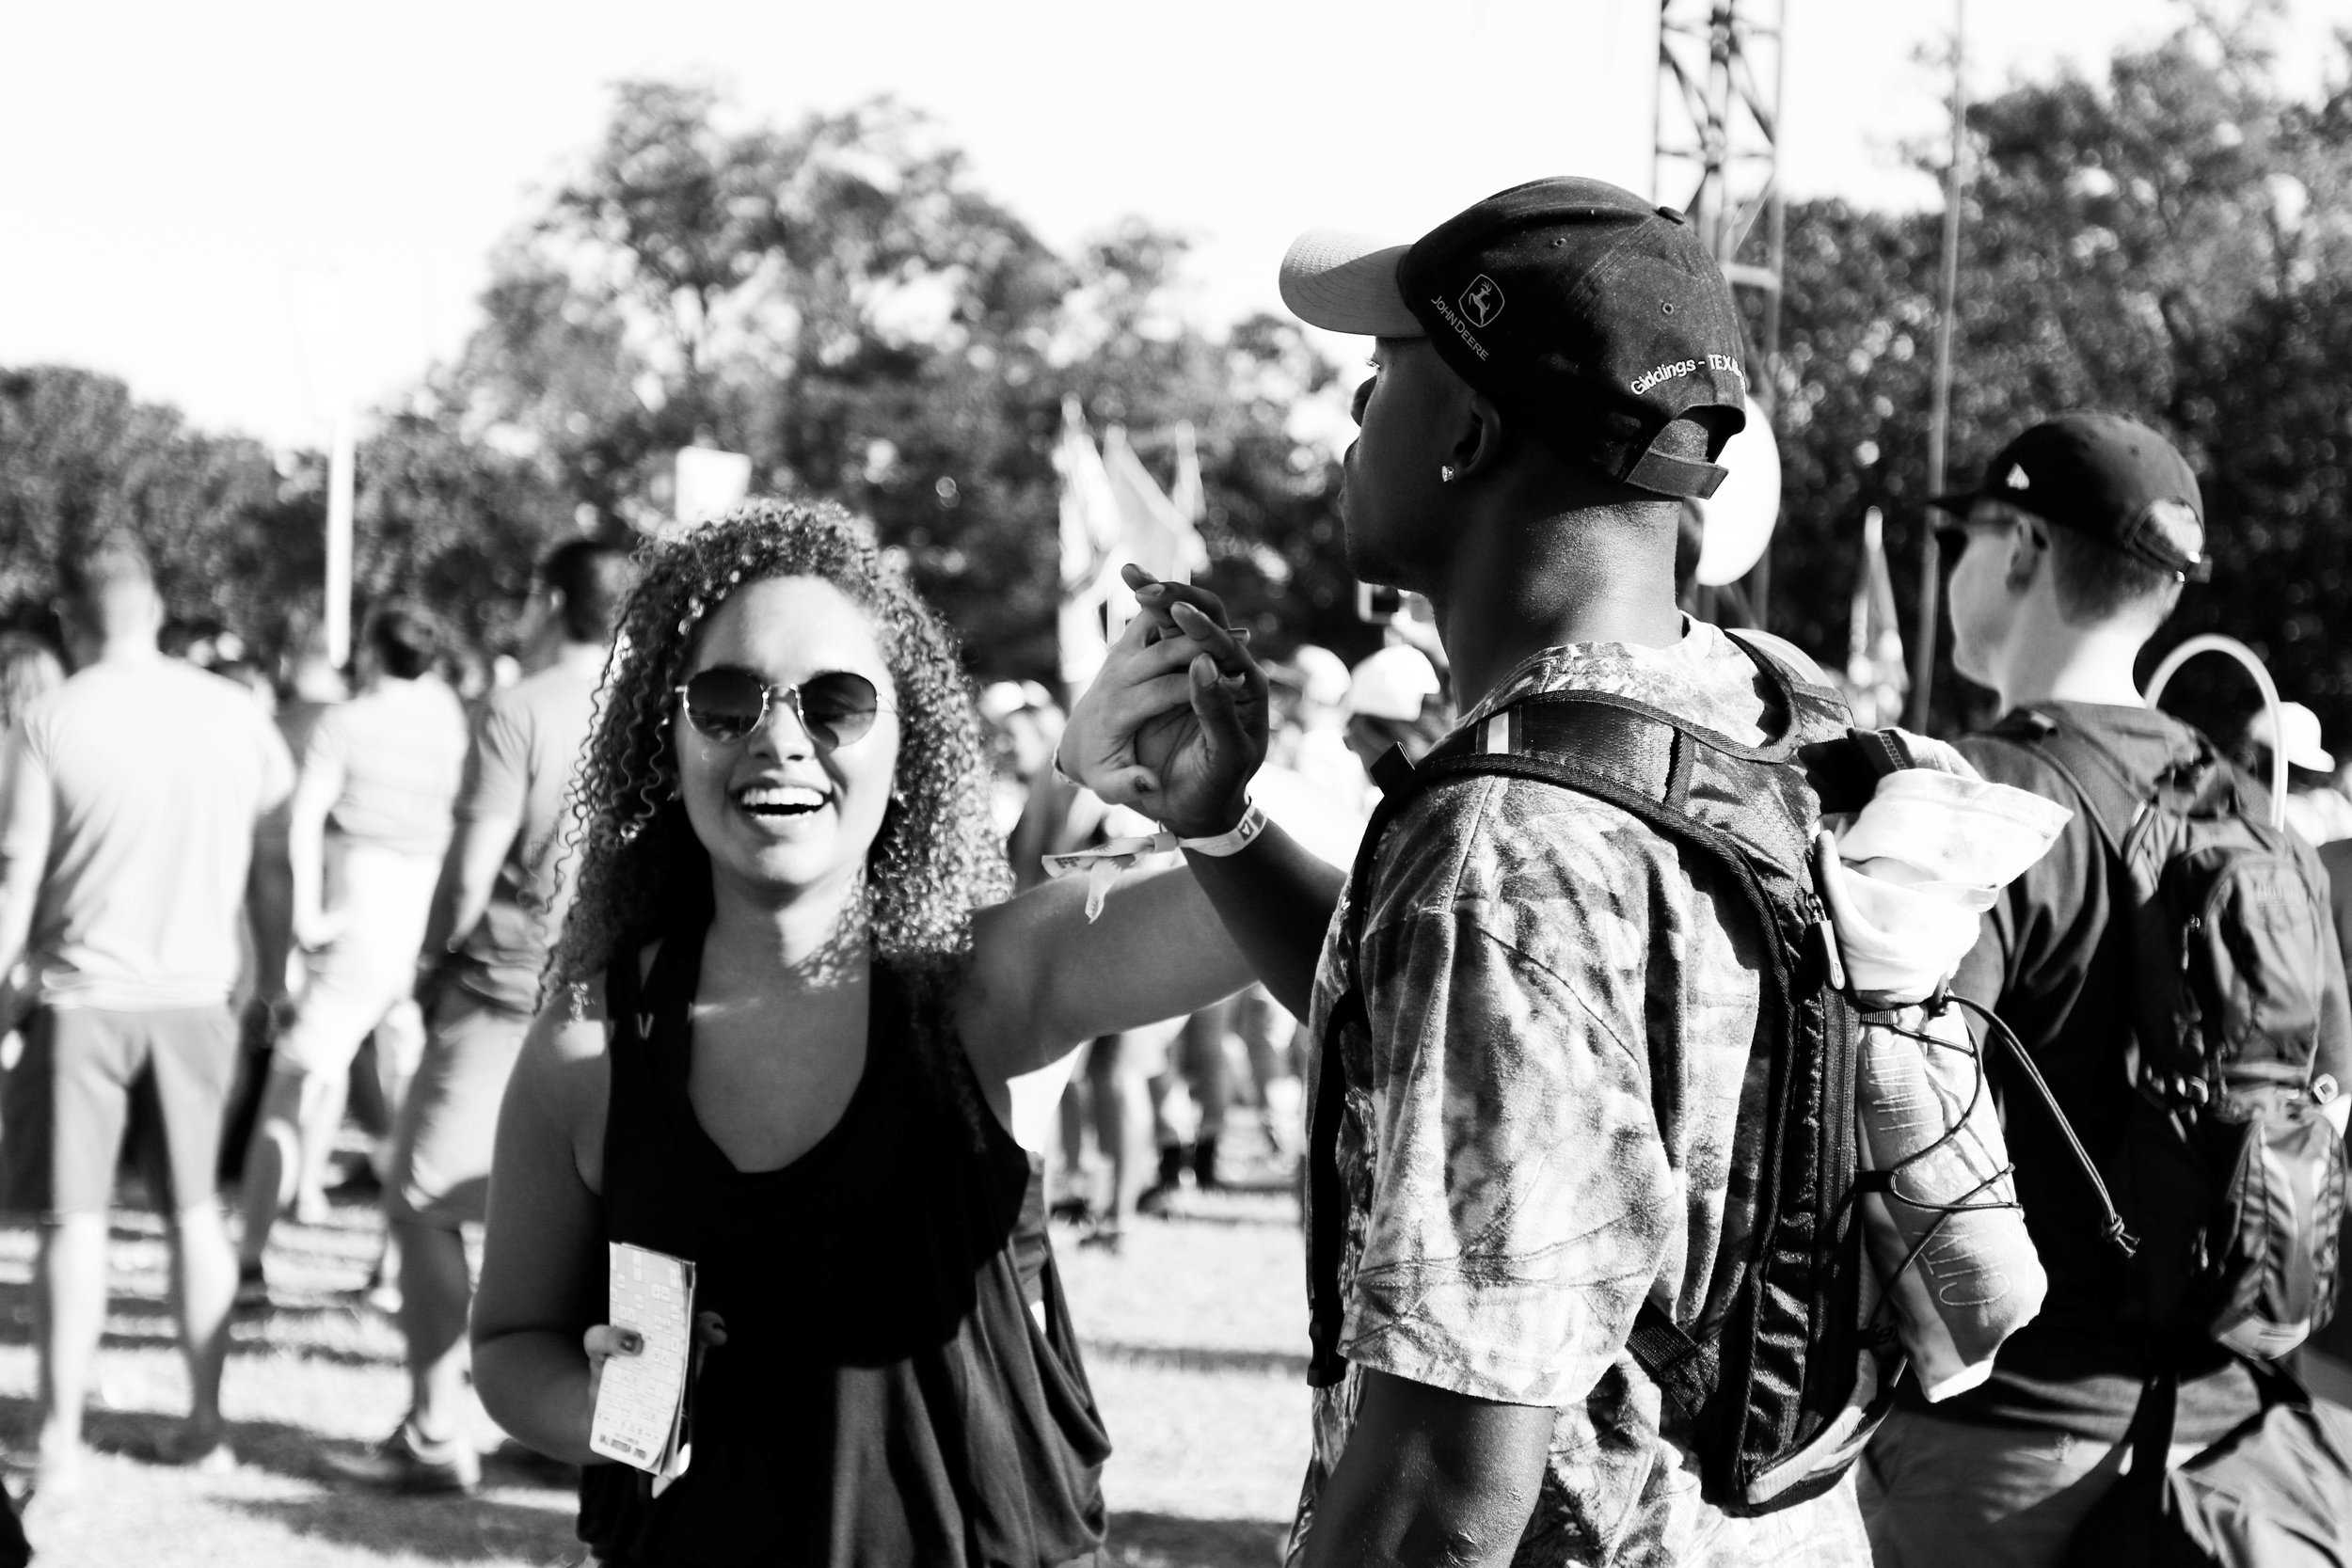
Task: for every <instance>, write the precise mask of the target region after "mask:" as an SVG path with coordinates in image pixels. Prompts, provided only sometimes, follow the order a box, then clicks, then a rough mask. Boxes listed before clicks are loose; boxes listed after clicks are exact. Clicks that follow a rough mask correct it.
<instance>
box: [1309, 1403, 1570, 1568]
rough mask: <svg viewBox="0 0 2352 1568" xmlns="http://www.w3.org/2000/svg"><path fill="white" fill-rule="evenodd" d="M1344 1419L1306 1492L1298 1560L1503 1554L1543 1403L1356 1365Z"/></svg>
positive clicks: (1516, 1522) (1464, 1564)
mask: <svg viewBox="0 0 2352 1568" xmlns="http://www.w3.org/2000/svg"><path fill="white" fill-rule="evenodd" d="M1364 1380H1365V1381H1364V1386H1363V1391H1362V1395H1361V1398H1360V1399H1359V1402H1358V1407H1357V1418H1356V1426H1355V1430H1354V1431H1353V1432H1351V1433H1349V1434H1348V1439H1347V1448H1346V1449H1345V1451H1344V1452H1343V1453H1342V1454H1341V1456H1340V1462H1339V1464H1338V1465H1337V1466H1336V1467H1335V1468H1334V1469H1333V1470H1332V1472H1331V1474H1330V1476H1329V1477H1327V1479H1326V1480H1325V1481H1324V1484H1323V1489H1322V1492H1321V1494H1320V1496H1318V1497H1316V1499H1315V1505H1314V1520H1313V1523H1312V1524H1311V1526H1310V1527H1309V1528H1308V1531H1307V1553H1306V1562H1307V1568H1406V1565H1408V1564H1409V1565H1411V1568H1486V1565H1499V1564H1502V1563H1507V1562H1509V1561H1510V1560H1511V1558H1512V1556H1513V1555H1514V1553H1516V1552H1517V1550H1518V1544H1519V1537H1520V1535H1521V1534H1522V1533H1523V1532H1524V1531H1525V1530H1526V1528H1527V1520H1528V1515H1529V1513H1531V1512H1532V1511H1533V1510H1534V1505H1535V1495H1536V1492H1537V1491H1538V1489H1539V1488H1540V1487H1541V1485H1542V1483H1543V1473H1544V1464H1545V1455H1546V1453H1547V1451H1548V1449H1549V1442H1550V1435H1551V1423H1552V1416H1553V1413H1552V1412H1551V1411H1550V1410H1549V1409H1546V1408H1542V1407H1539V1406H1530V1405H1512V1404H1497V1403H1493V1402H1487V1401H1484V1400H1475V1399H1471V1398H1469V1397H1468V1396H1466V1395H1460V1394H1452V1393H1448V1392H1446V1391H1445V1390H1443V1389H1438V1388H1432V1387H1429V1386H1425V1385H1422V1384H1417V1383H1411V1382H1407V1381H1406V1380H1405V1379H1403V1378H1396V1377H1390V1376H1387V1375H1386V1374H1383V1373H1380V1372H1366V1373H1365V1374H1364Z"/></svg>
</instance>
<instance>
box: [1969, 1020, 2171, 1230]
mask: <svg viewBox="0 0 2352 1568" xmlns="http://www.w3.org/2000/svg"><path fill="white" fill-rule="evenodd" d="M1947 1000H1949V1001H1951V1002H1955V1003H1957V1004H1959V1005H1960V1006H1963V1007H1965V1008H1967V1009H1968V1010H1969V1011H1970V1012H1972V1013H1974V1014H1976V1015H1977V1016H1978V1017H1979V1018H1980V1019H1982V1020H1984V1022H1985V1027H1986V1030H1987V1032H1988V1033H1989V1034H1990V1035H1991V1036H1992V1037H1994V1038H1996V1039H1998V1040H2000V1041H2001V1043H2002V1044H2004V1045H2006V1046H2008V1047H2009V1053H2010V1057H2011V1058H2012V1059H2014V1060H2015V1062H2016V1063H2017V1065H2018V1066H2019V1067H2020V1068H2022V1069H2024V1070H2025V1074H2026V1082H2027V1083H2029V1084H2031V1085H2033V1092H2034V1093H2035V1094H2036V1095H2038V1096H2040V1097H2041V1100H2042V1104H2043V1105H2044V1106H2046V1107H2048V1109H2049V1112H2050V1119H2051V1120H2052V1121H2053V1122H2055V1123H2057V1124H2058V1135H2059V1136H2060V1137H2063V1138H2064V1139H2065V1140H2066V1147H2067V1148H2068V1150H2069V1151H2071V1152H2072V1153H2073V1154H2074V1164H2077V1165H2079V1166H2081V1167H2082V1173H2083V1180H2086V1181H2088V1182H2090V1191H2091V1195H2092V1196H2094V1197H2095V1198H2096V1199H2097V1200H2098V1204H2099V1207H2100V1209H2101V1211H2102V1212H2104V1213H2105V1214H2106V1219H2105V1220H2104V1221H2103V1222H2102V1223H2101V1225H2100V1231H2101V1233H2102V1235H2103V1236H2104V1237H2105V1238H2106V1243H2107V1244H2108V1245H2109V1246H2112V1247H2113V1248H2115V1250H2116V1252H2117V1253H2118V1254H2119V1255H2121V1256H2122V1257H2123V1258H2126V1259H2128V1258H2130V1257H2131V1256H2132V1255H2133V1254H2134V1253H2137V1251H2138V1250H2139V1238H2138V1237H2137V1236H2135V1235H2133V1234H2132V1232H2131V1228H2130V1227H2128V1226H2126V1225H2125V1224H2124V1223H2123V1216H2122V1214H2120V1213H2118V1212H2116V1209H2115V1198H2114V1196H2112V1195H2111V1194H2109V1193H2108V1191H2107V1184H2106V1181H2104V1180H2101V1179H2100V1176H2099V1167H2098V1166H2097V1165H2096V1164H2093V1163H2092V1162H2091V1158H2090V1153H2089V1151H2087V1150H2086V1149H2085V1148H2083V1144H2082V1140H2081V1139H2080V1138H2078V1137H2076V1136H2075V1135H2074V1123H2073V1122H2071V1121H2069V1120H2068V1119H2067V1117H2066V1113H2065V1112H2064V1111H2062V1110H2060V1109H2058V1096H2057V1095H2055V1094H2053V1093H2051V1092H2050V1085H2049V1081H2048V1080H2047V1079H2045V1078H2043V1077H2042V1069H2041V1068H2039V1067H2037V1066H2035V1065H2034V1059H2033V1057H2032V1056H2030V1055H2029V1054H2027V1053H2026V1047H2025V1044H2024V1042H2022V1041H2021V1040H2019V1039H2018V1037H2017V1036H2016V1034H2015V1032H2014V1031H2012V1030H2011V1029H2010V1026H2009V1025H2008V1024H2006V1023H2004V1022H2001V1020H2000V1016H1999V1015H1998V1014H1996V1013H1994V1011H1993V1009H1991V1008H1990V1007H1987V1006H1983V1005H1981V1004H1980V1003H1976V1002H1972V1001H1970V1000H1969V999H1968V998H1966V997H1964V996H1952V997H1948V998H1947Z"/></svg>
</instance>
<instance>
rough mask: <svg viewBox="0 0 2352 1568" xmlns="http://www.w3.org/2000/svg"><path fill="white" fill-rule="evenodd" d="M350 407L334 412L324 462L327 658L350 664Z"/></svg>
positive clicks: (353, 457) (354, 444)
mask: <svg viewBox="0 0 2352 1568" xmlns="http://www.w3.org/2000/svg"><path fill="white" fill-rule="evenodd" d="M353 424H354V421H353V419H352V413H351V405H350V404H348V403H345V404H343V405H342V407H340V408H338V409H337V410H336V411H335V444H334V447H333V448H332V450H331V451H330V452H329V454H328V456H327V460H326V657H327V659H328V661H329V662H330V663H332V664H333V665H334V666H335V667H336V668H337V669H339V670H340V669H342V667H343V666H344V665H345V664H348V663H349V662H350V661H351V513H352V491H353V489H354V487H355V481H356V477H357V476H356V470H357V468H358V461H357V457H358V453H357V448H358V435H357V432H356V431H355V430H354V429H353Z"/></svg>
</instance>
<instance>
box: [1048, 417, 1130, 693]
mask: <svg viewBox="0 0 2352 1568" xmlns="http://www.w3.org/2000/svg"><path fill="white" fill-rule="evenodd" d="M1054 468H1055V471H1056V472H1057V473H1058V474H1059V475H1060V476H1061V612H1060V617H1059V620H1058V622H1057V629H1058V632H1059V635H1060V641H1061V678H1062V681H1063V683H1064V685H1065V686H1066V687H1067V688H1068V689H1071V690H1073V691H1075V690H1077V689H1079V688H1081V687H1083V686H1085V685H1086V683H1087V682H1089V681H1090V680H1092V679H1093V678H1094V673H1095V672H1096V671H1097V670H1099V669H1101V668H1102V667H1103V658H1104V655H1105V654H1107V653H1108V652H1109V651H1110V634H1109V632H1108V631H1107V630H1106V629H1105V628H1106V626H1107V625H1108V622H1107V620H1106V619H1105V616H1104V602H1103V601H1104V593H1103V581H1104V578H1105V577H1109V578H1113V579H1116V578H1117V577H1118V553H1119V500H1118V498H1117V497H1116V496H1114V495H1113V494H1112V493H1111V476H1110V474H1109V473H1108V472H1107V471H1105V469H1104V467H1103V454H1102V453H1101V452H1100V451H1096V450H1095V446H1094V437H1093V436H1090V435H1089V434H1088V432H1087V422H1086V416H1085V415H1084V414H1082V413H1081V412H1080V411H1079V408H1078V400H1077V399H1076V398H1064V399H1063V400H1062V405H1061V439H1060V440H1059V441H1058V442H1057V443H1056V445H1055V447H1054Z"/></svg>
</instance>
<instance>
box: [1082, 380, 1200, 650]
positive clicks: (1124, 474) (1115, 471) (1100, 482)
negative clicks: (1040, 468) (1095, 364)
mask: <svg viewBox="0 0 2352 1568" xmlns="http://www.w3.org/2000/svg"><path fill="white" fill-rule="evenodd" d="M1054 467H1055V468H1056V469H1057V471H1058V472H1059V473H1060V475H1061V592H1062V602H1061V613H1060V619H1059V623H1058V627H1059V631H1060V638H1061V677H1062V680H1063V681H1064V683H1065V684H1066V685H1068V686H1069V687H1070V688H1071V689H1073V690H1074V689H1077V688H1079V687H1082V686H1084V685H1085V684H1086V683H1087V682H1089V681H1090V680H1092V679H1093V678H1094V673H1095V672H1096V671H1097V670H1099V669H1101V668H1102V664H1103V657H1104V654H1105V653H1107V652H1108V651H1109V647H1110V640H1111V639H1112V638H1114V637H1117V636H1118V635H1119V634H1120V631H1122V630H1123V629H1125V627H1126V625H1127V623H1128V621H1129V620H1131V619H1132V618H1133V617H1134V615H1135V613H1136V598H1135V594H1132V593H1131V592H1129V591H1128V588H1127V584H1126V583H1125V582H1124V581H1123V580H1122V579H1121V578H1120V575H1119V569H1120V566H1122V565H1123V564H1125V563H1126V562H1131V561H1132V562H1135V563H1136V565H1138V566H1141V567H1142V568H1143V569H1144V570H1145V571H1147V572H1150V573H1151V574H1152V576H1154V577H1158V578H1170V579H1172V580H1174V581H1178V582H1189V581H1190V580H1191V579H1192V574H1193V573H1194V572H1196V571H1199V570H1200V568H1202V567H1203V566H1206V565H1207V564H1208V549H1207V546H1204V545H1203V544H1202V543H1201V541H1200V529H1199V526H1198V525H1199V523H1200V515H1201V513H1202V510H1203V506H1202V499H1201V497H1202V491H1201V483H1200V459H1199V457H1198V455H1197V454H1196V453H1195V452H1194V451H1193V445H1192V433H1191V430H1190V428H1189V427H1184V428H1181V429H1180V430H1179V431H1178V433H1177V468H1176V492H1175V494H1174V495H1173V496H1170V495H1169V494H1168V492H1167V491H1164V490H1162V489H1161V488H1160V485H1159V481H1157V480H1155V479H1153V478H1152V471H1151V470H1150V469H1149V468H1146V467H1144V466H1143V461H1142V459H1140V458H1138V457H1137V456H1136V453H1135V449H1134V448H1133V447H1132V446H1130V445H1129V444H1128V441H1127V433H1126V432H1125V431H1124V430H1121V429H1120V428H1119V427H1118V426H1116V425H1114V426H1112V427H1111V428H1110V429H1109V430H1107V431H1105V432H1104V436H1103V445H1102V447H1101V448H1100V449H1099V450H1098V449H1097V448H1096V446H1095V444H1094V438H1093V436H1091V435H1090V434H1089V432H1088V430H1087V425H1086V419H1085V416H1084V415H1083V414H1082V413H1081V412H1080V411H1079V408H1078V405H1077V401H1076V400H1075V399H1068V400H1065V401H1064V403H1063V404H1062V433H1061V440H1060V442H1059V444H1058V445H1057V447H1056V449H1055V453H1054Z"/></svg>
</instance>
